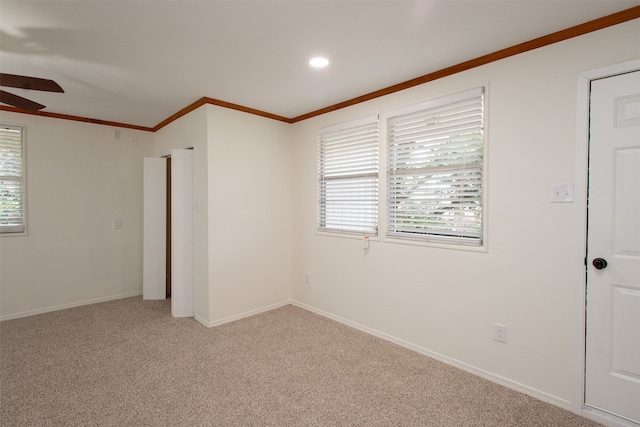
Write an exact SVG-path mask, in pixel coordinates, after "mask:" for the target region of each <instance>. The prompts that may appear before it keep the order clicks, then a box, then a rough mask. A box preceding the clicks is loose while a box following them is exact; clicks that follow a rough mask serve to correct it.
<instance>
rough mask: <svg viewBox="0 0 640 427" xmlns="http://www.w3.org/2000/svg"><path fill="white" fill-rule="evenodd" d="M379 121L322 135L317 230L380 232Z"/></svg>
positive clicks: (354, 123)
mask: <svg viewBox="0 0 640 427" xmlns="http://www.w3.org/2000/svg"><path fill="white" fill-rule="evenodd" d="M378 140H379V137H378V117H377V116H373V117H367V118H363V119H360V120H355V121H352V122H349V123H345V124H342V125H336V126H331V127H327V128H324V129H321V130H320V132H319V150H320V151H319V162H318V181H319V191H318V193H319V204H318V206H319V213H318V229H319V230H320V231H336V232H343V233H358V234H367V235H376V234H377V232H378V144H379V142H378Z"/></svg>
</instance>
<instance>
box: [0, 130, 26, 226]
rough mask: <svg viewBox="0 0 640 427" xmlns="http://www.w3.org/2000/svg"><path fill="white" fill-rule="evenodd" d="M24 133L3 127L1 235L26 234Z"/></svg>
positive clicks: (0, 143)
mask: <svg viewBox="0 0 640 427" xmlns="http://www.w3.org/2000/svg"><path fill="white" fill-rule="evenodd" d="M24 164H25V161H24V131H23V128H22V127H21V126H10V125H0V234H7V233H23V232H24V231H25V217H26V215H25V185H24V174H25V168H24Z"/></svg>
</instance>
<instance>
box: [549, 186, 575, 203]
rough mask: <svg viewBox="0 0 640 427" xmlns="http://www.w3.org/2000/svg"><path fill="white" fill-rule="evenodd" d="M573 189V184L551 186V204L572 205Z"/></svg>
mask: <svg viewBox="0 0 640 427" xmlns="http://www.w3.org/2000/svg"><path fill="white" fill-rule="evenodd" d="M574 191H575V187H574V185H573V184H554V185H552V186H551V203H573V200H574V197H573V194H574Z"/></svg>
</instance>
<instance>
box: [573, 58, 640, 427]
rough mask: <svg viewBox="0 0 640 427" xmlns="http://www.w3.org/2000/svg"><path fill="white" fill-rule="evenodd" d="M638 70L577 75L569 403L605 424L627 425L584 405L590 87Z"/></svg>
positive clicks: (631, 66) (631, 64) (630, 65)
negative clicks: (603, 80) (607, 78)
mask: <svg viewBox="0 0 640 427" xmlns="http://www.w3.org/2000/svg"><path fill="white" fill-rule="evenodd" d="M637 69H640V59H634V60H631V61H627V62H623V63H620V64H615V65H610V66H606V67H601V68H597V69H594V70H589V71H584V72H581V73H579V74H578V81H577V101H576V109H577V110H576V157H575V159H576V164H575V189H576V191H575V204H574V215H573V217H574V229H573V235H574V239H573V241H574V248H573V253H574V258H575V262H574V263H573V264H572V267H571V268H572V270H573V273H572V275H573V288H572V298H573V307H572V312H571V335H572V337H571V356H572V357H571V360H572V366H571V383H572V390H571V405H570V410H571V411H572V412H573V413H575V414H578V415H581V416H583V417H585V418H589V419H591V420H594V421H597V422H600V423H602V424H605V425H608V426H626V425H634V424H628V423H627V422H626V421H624V420H622V419H620V418H617V417H615V416H612V415H609V414H607V413H605V412H601V411H598V410H594V409H593V408H587V407H585V404H584V368H585V366H584V359H585V326H586V325H585V310H586V270H585V263H584V258H585V255H586V252H587V185H588V184H587V183H588V169H587V159H588V146H589V89H590V85H591V80H595V79H600V78H605V77H610V76H613V75H616V74H621V73H625V72H629V71H632V70H637Z"/></svg>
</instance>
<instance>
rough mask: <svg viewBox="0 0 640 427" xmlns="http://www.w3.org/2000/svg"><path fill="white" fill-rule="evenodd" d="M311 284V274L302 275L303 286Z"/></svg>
mask: <svg viewBox="0 0 640 427" xmlns="http://www.w3.org/2000/svg"><path fill="white" fill-rule="evenodd" d="M309 283H311V273H304V284H305V285H308V284H309Z"/></svg>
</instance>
